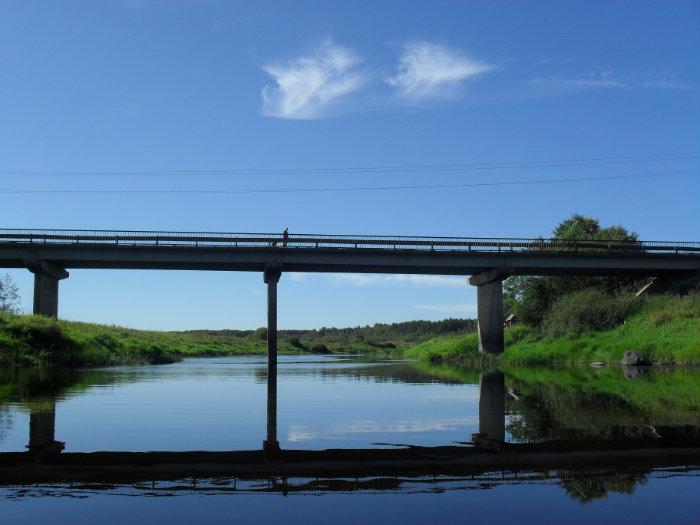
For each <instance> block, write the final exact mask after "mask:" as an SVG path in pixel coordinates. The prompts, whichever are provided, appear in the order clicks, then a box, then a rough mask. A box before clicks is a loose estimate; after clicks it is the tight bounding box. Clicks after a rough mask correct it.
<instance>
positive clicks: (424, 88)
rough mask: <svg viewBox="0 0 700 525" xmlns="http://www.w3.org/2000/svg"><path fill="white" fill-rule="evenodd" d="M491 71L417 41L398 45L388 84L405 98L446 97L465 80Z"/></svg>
mask: <svg viewBox="0 0 700 525" xmlns="http://www.w3.org/2000/svg"><path fill="white" fill-rule="evenodd" d="M493 68H494V66H492V65H490V64H487V63H485V62H482V61H479V60H476V59H473V58H471V57H469V56H467V55H466V54H464V53H463V52H462V51H460V50H457V49H452V48H450V47H447V46H444V45H440V44H436V43H434V42H428V41H425V40H420V41H413V42H408V43H405V44H403V45H402V46H401V53H400V55H399V66H398V69H397V71H396V74H395V75H394V76H392V77H390V78H388V79H387V82H388V83H389V84H390V85H392V86H394V87H395V88H396V92H397V94H398V95H399V96H400V97H402V98H405V99H410V100H422V99H427V98H445V97H451V96H453V95H454V94H455V92H456V90H457V89H458V88H459V87H460V86H461V85H462V84H463V82H464V81H466V80H469V79H473V78H476V77H478V76H480V75H483V74H484V73H486V72H487V71H490V70H492V69H493Z"/></svg>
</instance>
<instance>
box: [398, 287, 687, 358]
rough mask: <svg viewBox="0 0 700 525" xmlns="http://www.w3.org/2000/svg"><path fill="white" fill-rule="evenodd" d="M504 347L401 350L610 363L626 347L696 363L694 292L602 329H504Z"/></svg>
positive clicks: (471, 337) (460, 342) (649, 305)
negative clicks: (498, 351)
mask: <svg viewBox="0 0 700 525" xmlns="http://www.w3.org/2000/svg"><path fill="white" fill-rule="evenodd" d="M505 338H506V350H505V352H504V353H503V354H502V355H501V356H499V357H498V358H494V357H492V356H488V355H483V354H480V353H479V352H478V345H477V337H476V334H467V335H464V336H453V337H441V338H436V339H433V340H430V341H426V342H424V343H421V344H418V345H415V346H413V347H411V348H408V349H406V350H405V352H404V353H405V355H407V356H408V357H414V358H418V359H421V360H425V361H433V362H449V363H456V364H466V365H480V364H495V363H494V362H495V361H498V362H500V363H502V364H528V365H548V364H562V365H578V364H588V363H592V362H595V361H600V362H604V363H616V362H619V361H620V360H621V359H622V356H623V354H624V352H625V351H626V350H635V351H639V352H642V353H643V354H644V355H646V356H647V357H649V358H650V359H651V360H652V361H653V362H655V363H664V364H681V365H688V364H700V295H699V294H697V293H696V294H694V295H691V296H688V297H677V296H657V297H650V298H648V299H646V300H645V302H644V304H643V306H641V307H640V309H639V310H638V311H637V312H636V313H635V314H633V315H631V316H630V317H628V318H627V319H625V320H624V322H622V324H619V325H618V326H615V327H614V328H611V329H609V330H604V331H590V332H586V333H582V334H580V335H575V336H563V337H555V338H552V337H547V336H546V335H544V334H543V333H542V331H541V330H537V329H535V328H531V327H527V326H522V325H521V326H517V325H516V326H514V327H513V328H510V329H506V332H505Z"/></svg>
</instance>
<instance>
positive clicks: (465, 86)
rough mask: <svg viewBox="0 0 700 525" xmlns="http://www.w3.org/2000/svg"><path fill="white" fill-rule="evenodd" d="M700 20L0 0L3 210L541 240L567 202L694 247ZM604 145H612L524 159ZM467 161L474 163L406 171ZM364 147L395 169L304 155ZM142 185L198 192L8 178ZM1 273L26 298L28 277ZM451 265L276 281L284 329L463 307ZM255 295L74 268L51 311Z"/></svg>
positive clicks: (233, 309) (261, 311)
mask: <svg viewBox="0 0 700 525" xmlns="http://www.w3.org/2000/svg"><path fill="white" fill-rule="evenodd" d="M699 20H700V4H698V2H695V1H687V2H681V1H669V2H641V1H634V2H615V1H605V2H603V1H600V2H574V1H552V2H545V1H540V2H515V1H513V2H463V1H454V2H448V1H442V2H427V1H426V2H409V1H396V2H392V1H381V2H377V1H372V2H333V1H319V2H292V1H290V2H263V1H256V2H249V3H243V2H228V1H198V2H195V1H191V2H184V1H182V2H180V1H167V2H166V1H149V0H124V1H113V2H88V1H84V2H70V1H64V2H60V3H59V2H38V1H37V2H35V1H9V0H0V171H1V172H2V173H0V190H2V191H0V218H1V222H2V224H1V225H0V226H2V227H27V228H29V227H47V228H113V229H150V230H159V229H162V230H192V231H197V230H214V231H274V232H278V231H281V230H282V229H283V228H284V227H288V228H289V229H290V231H291V232H304V233H348V234H353V233H367V234H370V233H372V234H409V235H421V234H425V235H467V236H538V235H547V234H548V233H549V232H551V230H552V228H553V226H554V225H555V224H556V223H557V222H558V221H560V220H562V219H564V218H566V217H567V216H568V215H570V214H571V213H572V212H579V213H584V214H587V215H593V216H596V217H599V218H600V219H601V221H602V222H603V223H604V224H617V223H620V224H623V225H625V226H628V227H630V228H631V229H633V230H636V231H637V232H638V233H639V235H640V237H642V238H645V239H669V238H672V239H678V240H700V235H699V234H698V225H699V224H700V206H699V205H698V195H699V194H700V182H699V181H700V165H699V161H698V156H697V154H698V153H700V146H699V144H698V138H699V137H700V96H699V89H700V66H699V62H698V56H700V24H699V23H698V21H699ZM656 154H668V156H664V157H657V158H653V159H650V158H649V157H644V156H648V155H656ZM693 154H694V156H693ZM608 157H629V158H628V159H626V160H617V161H615V162H614V163H612V162H606V163H600V162H598V163H595V162H584V163H583V164H584V165H579V166H570V165H568V166H559V167H532V166H529V167H528V166H524V165H523V163H528V162H539V161H557V160H563V159H594V158H608ZM474 163H483V164H485V165H486V166H487V167H488V168H489V169H480V170H475V169H452V170H445V169H439V168H435V169H430V170H428V169H422V168H421V169H412V167H413V168H415V167H420V166H426V165H453V166H454V165H457V164H461V165H464V164H474ZM504 163H514V164H515V165H516V166H517V167H507V166H503V164H504ZM376 166H403V167H408V168H403V169H399V170H394V171H391V172H383V173H377V172H364V173H363V172H361V171H358V170H354V171H352V170H351V171H348V172H344V173H329V172H324V171H323V169H326V168H347V167H376ZM184 170H270V172H268V173H261V172H248V173H240V172H239V173H229V174H211V173H209V174H206V173H197V174H188V175H182V174H175V173H172V172H173V171H184ZM294 170H299V171H294ZM304 170H311V171H308V172H304ZM37 172H48V174H45V175H39V174H37ZM61 172H64V173H63V174H62V173H61ZM65 172H67V173H65ZM86 172H87V173H93V175H86V174H85V173H86ZM108 172H117V173H116V174H114V173H113V174H109V173H108ZM153 172H161V174H154V173H153ZM162 172H165V174H163V173H162ZM669 172H671V173H672V175H670V176H664V177H650V178H642V179H618V180H608V181H596V182H590V181H589V182H578V183H562V184H547V185H513V186H491V187H463V188H453V189H447V190H445V189H443V190H437V189H435V190H426V189H423V190H395V191H362V192H361V191H357V192H325V193H313V192H311V193H303V192H302V193H281V194H270V193H248V194H235V193H225V192H222V193H218V192H220V191H221V190H235V189H270V188H285V189H299V188H307V189H308V188H334V187H335V188H337V187H358V186H406V185H425V184H446V185H454V184H473V183H483V182H507V181H511V182H512V181H523V180H532V179H542V178H580V177H612V176H620V175H636V174H645V173H647V174H660V173H669ZM164 189H196V190H209V191H213V192H215V193H207V194H179V195H172V194H157V193H156V194H120V193H111V194H65V193H62V194H61V193H60V194H42V193H8V191H14V190H20V191H27V190H28V191H30V192H31V191H36V190H64V191H65V190H112V191H113V190H120V191H122V190H164ZM10 273H11V275H12V276H13V277H14V278H15V280H16V281H17V282H18V284H19V285H20V287H21V292H22V294H23V303H24V306H23V307H24V309H25V310H29V309H30V300H31V291H32V280H31V275H30V274H29V272H26V271H19V270H12V271H10ZM465 281H466V279H463V278H424V277H406V276H393V277H392V276H356V275H349V276H347V275H346V276H342V275H326V276H313V275H297V276H293V275H285V276H284V277H283V280H282V281H281V284H280V299H279V302H280V326H281V327H299V328H305V327H317V326H322V325H326V326H328V325H334V326H344V325H356V324H366V323H374V322H384V321H399V320H408V319H416V318H423V319H440V318H444V317H451V316H473V312H474V303H475V293H474V290H473V289H470V287H469V286H467V285H466V284H465ZM263 291H264V289H263V284H262V277H261V276H260V275H257V274H233V273H214V272H212V273H208V272H155V271H153V272H140V271H86V270H82V271H78V270H76V271H72V272H71V277H70V278H69V279H68V280H66V281H63V282H62V284H61V302H60V315H61V316H62V317H64V318H68V319H80V320H87V321H97V322H109V323H115V324H124V325H128V326H135V327H147V328H163V329H184V328H226V327H228V328H252V327H256V326H260V325H262V324H263V323H264V315H265V308H264V295H263Z"/></svg>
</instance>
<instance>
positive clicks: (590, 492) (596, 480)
mask: <svg viewBox="0 0 700 525" xmlns="http://www.w3.org/2000/svg"><path fill="white" fill-rule="evenodd" d="M559 476H560V477H561V485H562V487H563V488H564V490H565V491H566V494H567V496H569V498H571V499H572V500H574V501H578V502H579V503H581V504H582V505H585V504H587V503H590V502H592V501H594V500H597V499H605V498H607V497H608V493H609V492H616V493H618V494H628V495H629V494H633V493H634V491H635V490H636V488H637V485H645V484H646V483H647V477H646V475H645V474H632V473H619V474H611V475H607V476H601V477H578V478H577V477H573V478H571V473H569V472H560V473H559ZM579 476H580V475H579ZM567 478H569V479H567Z"/></svg>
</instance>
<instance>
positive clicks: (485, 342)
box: [469, 270, 507, 354]
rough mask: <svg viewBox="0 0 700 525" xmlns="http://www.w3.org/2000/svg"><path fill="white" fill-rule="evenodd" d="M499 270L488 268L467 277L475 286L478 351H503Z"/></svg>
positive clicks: (502, 274)
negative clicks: (488, 269) (485, 270)
mask: <svg viewBox="0 0 700 525" xmlns="http://www.w3.org/2000/svg"><path fill="white" fill-rule="evenodd" d="M506 277H507V275H506V273H505V272H503V271H501V270H490V271H487V272H483V273H480V274H477V275H474V276H472V277H470V278H469V284H471V285H472V286H476V304H477V318H478V338H479V351H480V352H488V353H489V354H500V353H502V352H503V348H504V344H503V279H505V278H506Z"/></svg>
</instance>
